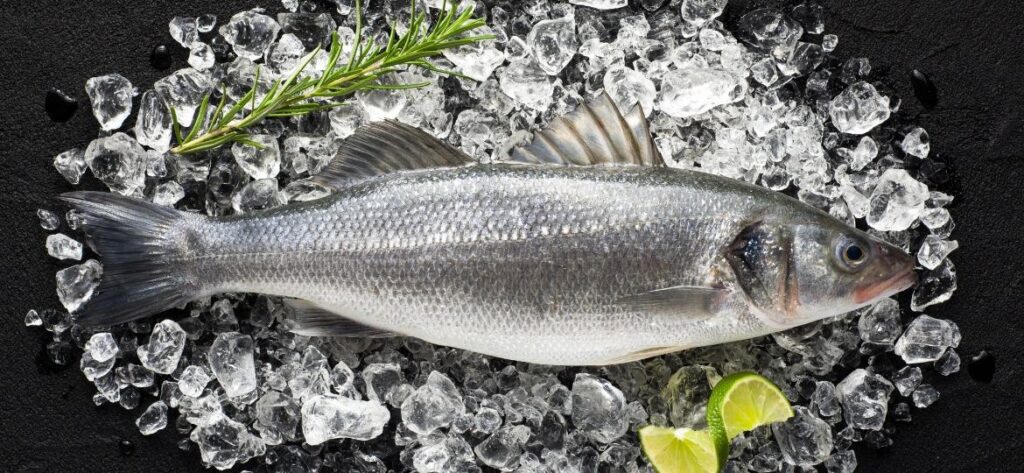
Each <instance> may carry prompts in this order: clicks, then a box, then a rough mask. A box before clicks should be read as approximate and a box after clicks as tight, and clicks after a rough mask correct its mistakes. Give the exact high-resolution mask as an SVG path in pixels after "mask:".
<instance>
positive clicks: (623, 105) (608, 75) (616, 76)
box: [604, 64, 656, 115]
mask: <svg viewBox="0 0 1024 473" xmlns="http://www.w3.org/2000/svg"><path fill="white" fill-rule="evenodd" d="M604 90H605V92H608V95H609V96H611V98H612V100H614V101H615V104H616V105H618V107H619V110H622V111H623V112H626V111H629V110H630V109H632V108H633V106H634V105H637V104H639V105H640V108H641V109H642V110H643V112H644V114H645V115H650V114H651V112H652V111H654V98H655V94H656V91H655V89H654V82H652V81H651V79H648V78H647V76H645V75H644V74H642V73H640V72H637V71H636V70H634V69H631V68H628V67H626V66H624V65H621V64H616V65H614V66H612V67H610V68H608V70H607V71H605V73H604Z"/></svg>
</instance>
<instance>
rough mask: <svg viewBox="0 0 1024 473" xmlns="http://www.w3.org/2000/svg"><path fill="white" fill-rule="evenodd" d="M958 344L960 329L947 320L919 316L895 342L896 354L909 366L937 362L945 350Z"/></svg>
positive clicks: (923, 315)
mask: <svg viewBox="0 0 1024 473" xmlns="http://www.w3.org/2000/svg"><path fill="white" fill-rule="evenodd" d="M959 344H960V329H959V328H958V327H957V326H956V324H954V323H953V322H950V321H948V320H943V319H936V318H933V317H930V316H928V315H925V314H921V315H919V316H918V317H917V318H916V319H914V321H913V322H911V323H910V325H907V329H906V330H904V332H903V336H901V337H900V339H899V340H898V341H897V342H896V354H897V355H899V356H900V357H901V358H903V361H905V362H907V363H910V364H917V363H927V362H930V361H935V360H938V359H939V357H941V356H942V354H943V353H945V352H946V349H947V348H950V347H956V346H958V345H959Z"/></svg>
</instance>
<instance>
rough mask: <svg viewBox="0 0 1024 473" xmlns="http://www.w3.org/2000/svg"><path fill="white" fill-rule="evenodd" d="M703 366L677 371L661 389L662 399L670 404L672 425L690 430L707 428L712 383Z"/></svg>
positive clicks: (687, 367)
mask: <svg viewBox="0 0 1024 473" xmlns="http://www.w3.org/2000/svg"><path fill="white" fill-rule="evenodd" d="M708 374H709V372H708V370H705V369H704V367H702V366H696V365H695V366H684V367H682V368H679V369H678V370H676V372H675V373H673V374H672V377H671V378H669V380H668V383H667V384H666V385H665V387H663V388H662V389H661V398H662V399H664V400H665V402H666V403H668V415H669V420H670V421H671V422H672V425H676V426H679V427H686V428H690V429H702V428H704V427H706V426H707V424H706V421H705V419H706V414H707V405H708V402H707V400H708V397H709V396H710V395H711V382H712V381H713V380H712V379H709V376H708Z"/></svg>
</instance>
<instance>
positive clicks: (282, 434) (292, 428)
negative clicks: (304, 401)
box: [255, 391, 302, 445]
mask: <svg viewBox="0 0 1024 473" xmlns="http://www.w3.org/2000/svg"><path fill="white" fill-rule="evenodd" d="M301 418H302V412H301V406H300V405H299V403H297V402H295V400H294V399H292V398H290V397H288V396H287V395H285V394H282V393H279V392H277V391H267V393H266V394H264V395H263V396H262V397H260V399H259V401H257V402H256V424H255V427H256V430H258V431H259V432H260V436H261V437H262V438H263V440H264V441H266V442H267V443H268V444H271V445H278V444H281V443H283V442H284V441H291V440H295V439H296V434H297V433H298V428H299V420H300V419H301Z"/></svg>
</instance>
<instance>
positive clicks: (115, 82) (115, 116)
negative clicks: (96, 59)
mask: <svg viewBox="0 0 1024 473" xmlns="http://www.w3.org/2000/svg"><path fill="white" fill-rule="evenodd" d="M85 93H86V94H87V95H88V96H89V102H90V103H92V114H93V116H95V117H96V121H98V122H100V128H102V129H103V130H106V131H111V130H116V129H118V128H121V124H123V123H124V120H125V119H126V118H128V115H130V114H131V113H132V97H134V96H135V87H133V86H132V83H131V82H129V81H128V79H126V78H125V77H124V76H122V75H121V74H107V75H105V76H98V77H93V78H91V79H89V80H87V81H85Z"/></svg>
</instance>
